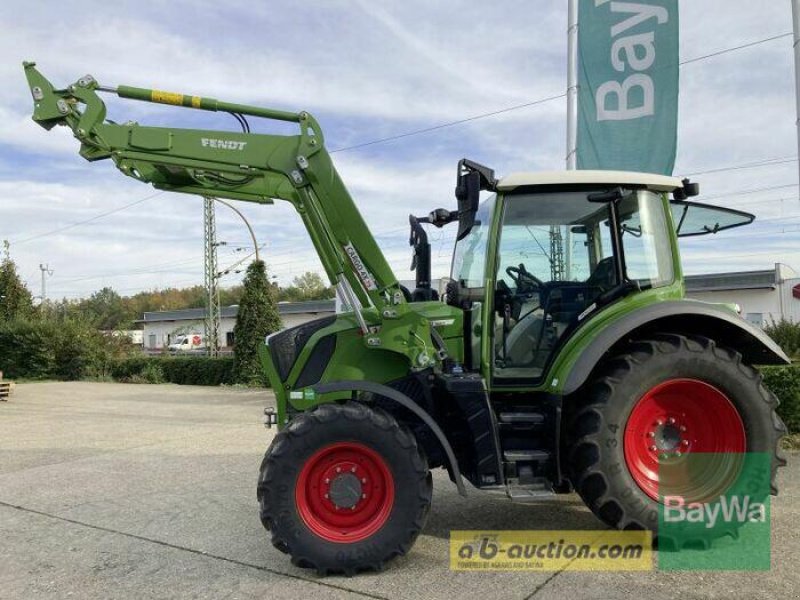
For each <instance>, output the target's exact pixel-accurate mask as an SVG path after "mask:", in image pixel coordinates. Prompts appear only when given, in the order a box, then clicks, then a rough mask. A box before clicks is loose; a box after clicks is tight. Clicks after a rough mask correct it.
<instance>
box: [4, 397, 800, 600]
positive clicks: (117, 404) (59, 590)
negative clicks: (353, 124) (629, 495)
mask: <svg viewBox="0 0 800 600" xmlns="http://www.w3.org/2000/svg"><path fill="white" fill-rule="evenodd" d="M272 401H273V400H272V396H271V395H270V394H269V393H266V392H261V391H250V390H236V389H220V388H200V387H180V386H172V385H163V386H149V385H138V386H137V385H122V384H102V383H38V384H23V385H19V386H18V387H17V389H16V391H15V393H14V395H13V396H12V398H11V401H10V402H8V403H0V598H3V599H5V598H26V599H27V598H67V597H74V598H81V599H83V598H103V599H105V598H136V599H140V598H168V597H169V598H171V597H180V598H297V599H301V598H310V597H313V598H315V600H322V599H325V598H345V597H356V598H358V597H372V598H404V599H405V598H425V599H432V598H448V599H457V598H520V599H522V598H537V599H541V598H604V599H606V598H637V599H638V598H648V600H653V599H657V598H669V599H670V600H674V599H675V598H680V599H681V600H685V599H689V598H782V599H788V598H796V597H800V569H798V562H797V556H798V551H800V537H799V536H798V523H799V522H800V510H799V506H800V505H798V501H797V500H798V494H800V456H797V455H794V456H791V457H790V460H789V465H788V467H786V468H785V469H783V470H782V472H781V475H780V479H779V483H780V486H781V495H780V496H779V497H777V498H774V499H773V502H772V525H773V527H772V535H773V540H772V570H771V571H769V572H759V573H754V572H663V571H652V572H644V573H633V572H631V573H624V572H615V573H612V572H607V573H578V572H555V573H554V572H547V573H539V572H513V573H462V572H454V571H450V569H449V566H448V565H449V559H448V537H449V532H450V530H452V529H567V530H570V529H571V530H574V529H601V528H602V525H601V524H600V522H599V521H597V520H596V519H595V518H594V516H593V515H592V514H591V513H590V512H589V511H588V510H587V509H586V508H585V507H584V506H583V504H582V503H581V501H580V499H579V498H578V497H577V496H574V495H568V496H562V497H559V498H558V499H556V500H549V501H545V502H542V503H541V504H534V505H530V504H528V505H519V504H512V503H510V502H509V501H507V500H504V499H502V498H497V497H494V496H489V495H486V494H483V493H481V492H478V491H476V490H470V494H469V497H468V498H461V497H459V496H458V495H457V494H456V492H455V489H454V487H453V485H452V484H451V483H450V482H449V480H448V479H447V477H446V475H445V474H444V473H443V472H441V471H438V472H437V473H436V474H435V484H434V485H435V490H434V499H433V506H432V508H431V513H430V517H429V520H428V524H427V526H426V528H425V530H424V531H423V534H422V535H421V536H420V537H419V539H418V540H417V543H416V544H415V546H414V547H413V548H412V550H411V552H410V553H409V554H408V555H407V556H405V557H402V558H400V559H397V560H395V561H393V562H392V563H390V565H389V566H388V568H387V569H386V570H385V571H384V572H382V573H377V574H363V575H359V576H357V577H352V578H346V577H324V578H322V577H318V576H316V575H315V574H313V573H311V572H309V571H306V570H303V569H298V568H295V567H293V566H292V565H291V564H290V562H289V559H288V557H287V556H286V555H284V554H281V553H280V552H278V551H277V550H275V549H274V548H273V547H272V546H271V544H270V543H269V540H268V538H267V534H266V532H264V530H263V529H262V527H261V524H260V522H259V520H258V516H257V505H256V500H255V484H256V477H257V469H258V466H259V463H260V461H261V457H262V455H263V452H264V451H265V449H266V448H267V446H268V445H269V442H270V439H271V437H272V435H273V433H271V432H269V431H267V430H265V429H264V427H263V426H262V425H261V420H260V419H261V413H262V410H263V407H264V406H265V405H268V404H269V403H271V402H272Z"/></svg>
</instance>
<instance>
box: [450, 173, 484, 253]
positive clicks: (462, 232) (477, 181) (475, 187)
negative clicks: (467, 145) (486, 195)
mask: <svg viewBox="0 0 800 600" xmlns="http://www.w3.org/2000/svg"><path fill="white" fill-rule="evenodd" d="M480 194H481V175H480V173H478V172H477V171H472V172H470V173H467V174H466V175H464V176H462V177H459V182H458V186H457V187H456V199H457V200H458V235H457V236H456V240H461V239H464V237H465V236H466V235H467V234H468V233H469V232H470V231H471V230H472V226H473V225H475V213H476V212H478V200H479V199H480Z"/></svg>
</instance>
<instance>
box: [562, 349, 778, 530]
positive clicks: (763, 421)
mask: <svg viewBox="0 0 800 600" xmlns="http://www.w3.org/2000/svg"><path fill="white" fill-rule="evenodd" d="M575 402H576V406H575V407H574V412H573V417H572V419H571V420H570V425H569V428H568V432H567V440H568V447H567V457H568V463H569V469H570V473H571V480H572V483H573V485H574V487H575V489H576V491H577V492H578V494H579V495H580V496H581V498H583V500H584V502H585V503H586V504H587V506H588V507H589V508H590V509H591V510H592V511H593V512H594V513H595V515H597V517H599V518H600V519H601V520H602V521H603V522H604V523H606V524H608V525H610V526H611V527H615V528H618V529H650V530H652V531H653V532H654V533H655V534H656V536H658V524H659V508H660V500H659V498H661V500H663V498H664V496H667V495H669V494H672V493H674V494H675V495H679V496H680V497H683V498H686V501H687V502H691V501H697V502H704V501H709V500H710V499H711V498H718V497H719V495H720V494H721V493H724V492H725V491H726V489H729V488H730V486H731V484H732V482H733V481H735V480H736V479H737V477H738V476H739V471H740V470H741V467H742V464H743V463H742V457H743V456H744V453H764V454H766V455H768V457H770V459H771V460H769V462H770V466H769V473H766V474H765V479H766V480H767V481H766V483H767V486H766V488H767V489H768V490H769V492H770V493H772V494H776V493H777V487H776V485H775V474H776V471H777V468H778V467H780V466H783V465H785V464H786V461H785V460H784V459H783V457H782V456H781V455H780V452H779V448H778V443H779V440H780V438H781V436H783V435H784V434H785V433H786V427H785V425H784V424H783V422H782V421H781V420H780V418H779V417H778V415H777V414H776V412H775V409H776V407H777V405H778V400H777V398H775V396H774V394H772V393H771V392H769V391H768V390H767V389H765V388H764V386H763V385H762V383H761V376H760V374H759V373H758V371H756V370H755V369H754V368H753V367H751V366H749V365H747V364H745V363H743V362H742V358H741V356H740V355H739V354H738V353H737V352H735V351H733V350H730V349H728V348H723V347H718V346H717V345H716V344H715V343H714V342H713V341H712V340H710V339H708V338H704V337H694V336H693V337H687V336H681V335H672V334H663V335H655V336H653V338H652V339H648V340H643V341H637V342H633V343H631V344H630V346H629V347H628V348H626V350H625V351H624V352H623V353H621V354H619V355H618V356H616V357H613V358H611V359H610V360H608V361H606V362H605V363H604V364H603V365H601V366H600V367H599V368H598V370H597V373H596V376H595V377H593V379H592V380H591V382H590V383H589V384H588V385H587V386H586V387H585V388H583V390H582V391H581V393H580V395H579V397H576V398H575ZM701 453H702V454H703V456H702V457H698V455H699V454H701ZM693 456H694V460H695V461H697V460H701V461H702V460H708V461H711V462H709V463H708V465H707V468H704V469H694V470H692V469H690V468H689V466H687V465H688V464H689V463H687V461H689V460H692V457H693ZM706 457H708V458H706ZM695 464H696V463H695ZM665 465H667V466H668V465H674V466H676V467H678V468H677V469H675V468H673V469H672V470H671V471H670V470H669V469H668V468H667V467H665ZM676 472H677V473H679V475H680V476H679V477H677V478H675V479H672V480H668V479H669V473H676ZM687 473H688V474H687ZM673 488H674V489H673ZM736 528H737V526H735V525H731V526H730V527H729V528H727V529H726V530H721V529H720V528H716V529H714V530H708V531H706V532H700V533H699V537H706V538H708V537H709V536H710V537H717V536H720V535H724V534H726V533H729V534H732V535H735V534H736V531H735V529H736ZM694 535H695V534H694V531H692V532H691V536H694ZM691 536H690V535H688V534H687V535H685V536H681V539H680V540H679V541H678V543H679V545H683V544H684V543H687V541H689V540H690V537H691ZM665 540H666V541H668V542H676V541H677V540H675V539H672V540H669V536H662V537H661V541H665ZM691 541H692V542H694V541H698V540H694V539H692V540H691ZM699 541H706V540H699Z"/></svg>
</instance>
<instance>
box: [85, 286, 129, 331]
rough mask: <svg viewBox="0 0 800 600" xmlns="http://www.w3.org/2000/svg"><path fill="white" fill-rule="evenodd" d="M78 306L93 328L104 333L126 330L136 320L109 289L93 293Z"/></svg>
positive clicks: (118, 296) (123, 303)
mask: <svg viewBox="0 0 800 600" xmlns="http://www.w3.org/2000/svg"><path fill="white" fill-rule="evenodd" d="M80 304H81V309H82V310H83V311H85V313H86V315H87V316H88V318H89V319H90V320H91V322H92V324H93V325H94V326H95V328H97V329H101V330H104V331H109V330H114V329H127V328H129V327H130V326H131V324H132V321H133V320H134V319H135V318H136V315H135V314H134V313H133V312H132V311H131V310H130V308H129V307H128V306H126V303H125V302H124V301H123V299H122V297H121V296H120V295H119V294H118V293H117V292H115V291H114V290H113V289H112V288H110V287H104V288H103V289H101V290H99V291H97V292H95V293H94V294H92V295H91V296H89V298H87V299H86V300H83V301H81V303H80Z"/></svg>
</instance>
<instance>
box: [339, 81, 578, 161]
mask: <svg viewBox="0 0 800 600" xmlns="http://www.w3.org/2000/svg"><path fill="white" fill-rule="evenodd" d="M566 97H567V94H558V95H556V96H548V97H547V98H540V99H539V100H533V101H531V102H525V103H523V104H516V105H514V106H508V107H506V108H501V109H499V110H494V111H492V112H488V113H482V114H480V115H473V116H471V117H466V118H463V119H458V120H456V121H449V122H447V123H440V124H439V125H432V126H430V127H424V128H422V129H416V130H414V131H408V132H406V133H399V134H397V135H392V136H389V137H385V138H380V139H377V140H372V141H369V142H362V143H360V144H354V145H352V146H345V147H344V148H337V149H335V150H329V152H328V153H329V154H334V153H336V152H347V151H348V150H355V149H356V148H364V147H365V146H373V145H375V144H382V143H384V142H392V141H394V140H399V139H402V138H407V137H411V136H412V135H419V134H421V133H429V132H431V131H437V130H439V129H445V128H446V127H453V126H455V125H461V124H463V123H470V122H472V121H477V120H479V119H485V118H487V117H494V116H496V115H500V114H503V113H507V112H511V111H514V110H519V109H521V108H528V107H529V106H536V105H537V104H544V103H546V102H552V101H553V100H559V99H561V98H566Z"/></svg>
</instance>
